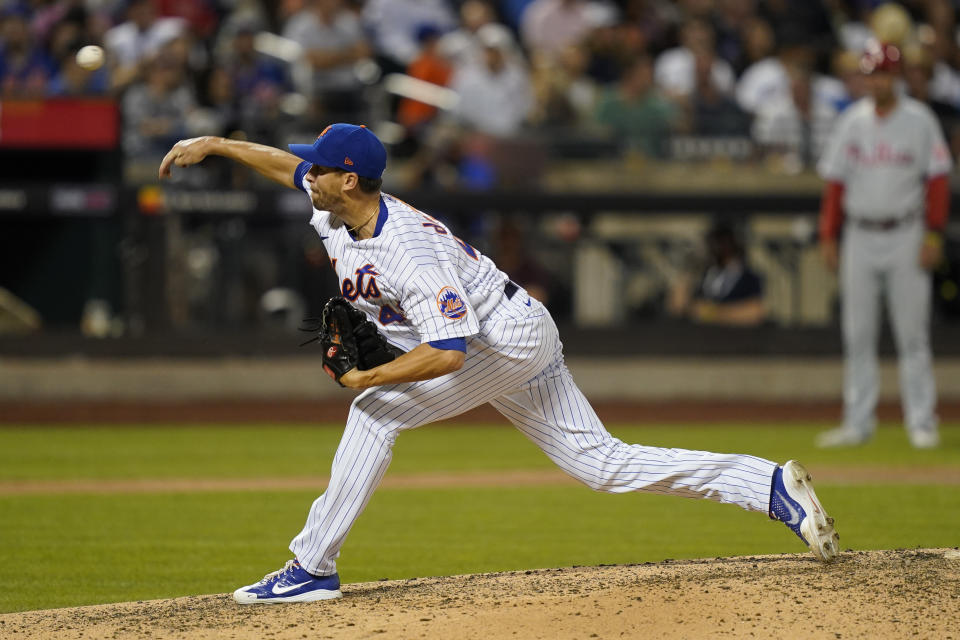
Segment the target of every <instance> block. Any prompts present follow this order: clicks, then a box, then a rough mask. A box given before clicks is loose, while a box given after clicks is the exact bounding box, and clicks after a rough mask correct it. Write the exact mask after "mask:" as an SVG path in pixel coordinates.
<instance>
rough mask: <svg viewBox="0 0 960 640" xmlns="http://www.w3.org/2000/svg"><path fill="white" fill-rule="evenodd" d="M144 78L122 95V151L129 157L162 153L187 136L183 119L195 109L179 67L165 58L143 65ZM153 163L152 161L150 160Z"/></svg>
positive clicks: (189, 90) (190, 93)
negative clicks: (144, 69) (144, 66)
mask: <svg viewBox="0 0 960 640" xmlns="http://www.w3.org/2000/svg"><path fill="white" fill-rule="evenodd" d="M145 74H146V78H145V79H144V80H143V81H142V82H139V83H137V84H135V85H133V86H132V87H130V89H129V90H128V91H127V93H126V94H125V95H124V96H123V102H122V108H123V121H124V124H123V150H124V152H125V153H126V155H127V157H128V158H134V159H138V160H139V159H141V158H142V156H162V155H163V154H165V153H166V152H167V150H168V149H169V148H170V147H171V146H172V145H173V144H174V143H175V142H176V141H177V140H180V139H181V138H184V137H187V136H188V133H189V132H188V131H187V129H186V122H187V119H188V117H189V116H190V115H191V113H192V112H193V110H194V109H195V108H196V99H195V97H194V94H193V91H191V89H190V88H189V87H188V86H187V85H186V84H185V83H184V76H183V71H182V68H181V67H180V66H179V65H177V64H175V63H173V62H171V61H170V60H169V59H166V58H164V57H162V56H161V57H158V58H156V59H155V60H154V61H153V62H151V63H150V64H149V65H147V67H146V71H145ZM150 161H151V162H152V160H150Z"/></svg>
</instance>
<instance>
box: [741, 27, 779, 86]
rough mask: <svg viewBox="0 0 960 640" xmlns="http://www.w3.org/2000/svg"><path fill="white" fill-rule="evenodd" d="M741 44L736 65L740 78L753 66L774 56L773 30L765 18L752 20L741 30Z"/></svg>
mask: <svg viewBox="0 0 960 640" xmlns="http://www.w3.org/2000/svg"><path fill="white" fill-rule="evenodd" d="M741 43H742V50H741V56H740V58H739V60H738V61H737V64H735V65H734V71H736V74H737V77H738V78H739V77H740V76H741V75H743V73H744V71H746V70H747V69H749V68H750V67H751V66H752V65H753V64H755V63H757V62H760V61H761V60H764V59H766V58H769V57H770V56H771V55H773V51H774V46H775V43H774V40H773V29H771V28H770V25H769V24H768V23H767V21H766V20H764V19H763V18H751V19H749V20H747V21H746V22H745V23H744V24H743V27H742V28H741Z"/></svg>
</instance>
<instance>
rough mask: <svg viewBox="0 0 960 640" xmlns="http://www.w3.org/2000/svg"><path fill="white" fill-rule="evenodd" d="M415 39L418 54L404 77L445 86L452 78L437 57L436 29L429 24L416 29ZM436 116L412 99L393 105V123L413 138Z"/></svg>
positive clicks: (444, 61)
mask: <svg viewBox="0 0 960 640" xmlns="http://www.w3.org/2000/svg"><path fill="white" fill-rule="evenodd" d="M417 39H418V40H419V41H420V43H421V46H422V48H421V50H420V55H419V56H417V58H416V59H415V60H414V61H413V62H411V63H410V66H409V67H407V75H408V76H412V77H414V78H417V79H418V80H423V81H424V82H431V83H433V84H436V85H440V86H443V87H445V86H447V84H449V83H450V77H451V76H452V75H453V67H452V66H451V65H450V63H449V62H448V61H447V59H446V58H444V57H443V56H442V55H440V52H439V44H440V30H439V29H437V28H436V27H434V26H433V25H423V26H421V27H420V30H419V33H418V34H417ZM436 115H437V108H436V107H434V106H432V105H429V104H426V103H424V102H420V101H418V100H413V99H412V98H404V99H403V100H401V101H400V103H399V104H398V105H397V121H398V122H399V123H400V124H402V125H403V126H404V127H405V128H406V129H407V132H408V133H413V134H414V135H415V134H416V132H417V131H418V130H420V129H421V128H422V127H423V126H424V125H426V124H427V123H428V122H430V121H431V120H433V118H435V117H436Z"/></svg>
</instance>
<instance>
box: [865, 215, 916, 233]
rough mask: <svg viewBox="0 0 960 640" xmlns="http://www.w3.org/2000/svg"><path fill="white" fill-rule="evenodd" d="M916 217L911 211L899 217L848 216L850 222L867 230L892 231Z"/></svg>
mask: <svg viewBox="0 0 960 640" xmlns="http://www.w3.org/2000/svg"><path fill="white" fill-rule="evenodd" d="M916 217H917V214H915V213H911V214H910V215H908V216H903V217H901V218H850V222H851V223H853V224H854V225H855V226H857V227H860V228H861V229H866V230H867V231H892V230H893V229H896V228H897V227H899V226H900V225H903V224H906V223H908V222H910V221H911V220H913V219H914V218H916Z"/></svg>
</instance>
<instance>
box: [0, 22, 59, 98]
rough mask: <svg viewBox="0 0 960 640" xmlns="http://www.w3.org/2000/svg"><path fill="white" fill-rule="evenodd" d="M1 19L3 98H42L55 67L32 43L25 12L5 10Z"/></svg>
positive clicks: (0, 43) (0, 47)
mask: <svg viewBox="0 0 960 640" xmlns="http://www.w3.org/2000/svg"><path fill="white" fill-rule="evenodd" d="M0 16H2V17H0V19H2V21H3V22H2V26H0V36H2V37H0V96H2V97H4V98H37V97H40V96H43V95H44V94H45V93H46V92H47V84H48V83H49V82H50V79H51V77H52V76H53V75H54V73H55V72H56V63H55V62H54V61H53V60H52V59H51V58H50V56H49V55H47V53H46V52H45V51H44V50H43V49H42V48H41V47H40V46H38V45H37V44H36V43H35V42H34V41H33V38H32V37H31V35H30V26H29V24H28V22H27V18H28V13H27V11H26V9H21V8H17V7H14V8H10V9H6V10H4V11H3V13H2V14H0Z"/></svg>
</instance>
